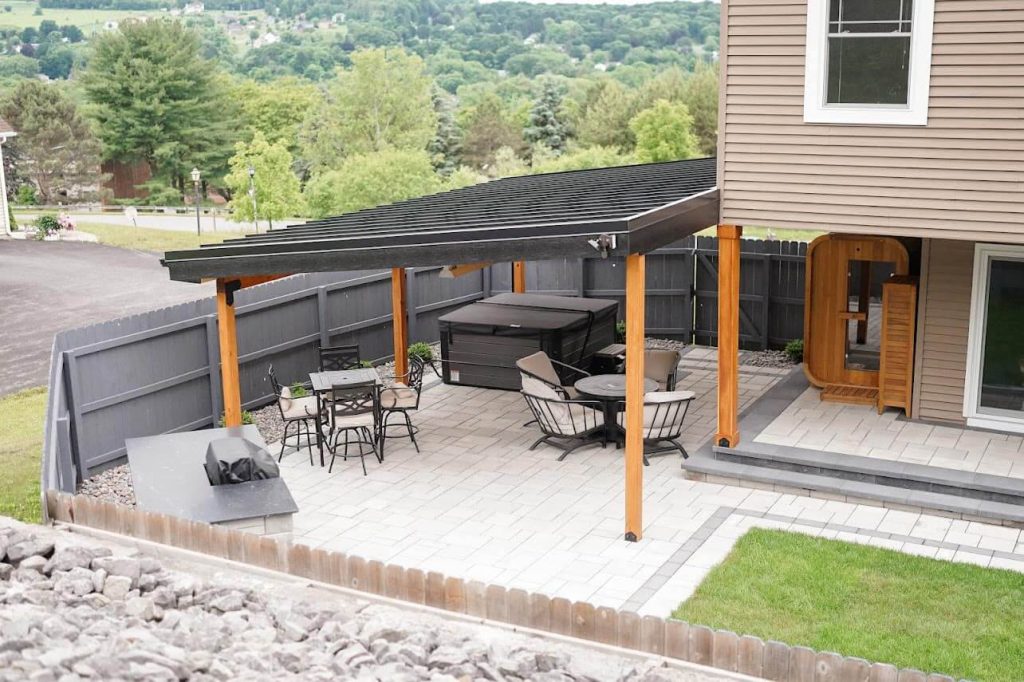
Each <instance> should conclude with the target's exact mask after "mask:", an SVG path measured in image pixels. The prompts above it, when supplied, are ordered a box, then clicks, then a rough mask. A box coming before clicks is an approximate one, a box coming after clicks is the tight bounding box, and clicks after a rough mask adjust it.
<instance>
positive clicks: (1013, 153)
mask: <svg viewBox="0 0 1024 682" xmlns="http://www.w3.org/2000/svg"><path fill="white" fill-rule="evenodd" d="M807 1H808V0H771V1H770V2H766V1H765V0H723V2H722V6H723V7H722V24H723V25H722V36H723V38H722V72H723V73H722V88H721V93H722V94H721V97H722V100H721V102H720V123H719V131H720V140H719V155H718V156H719V169H718V171H719V174H718V177H719V185H720V187H721V191H722V195H721V196H722V222H723V223H727V224H740V225H743V224H746V225H769V226H774V227H793V228H809V229H819V230H827V231H835V232H855V233H868V234H884V235H893V236H900V235H908V236H932V237H943V238H950V239H965V238H967V239H969V238H975V239H979V240H985V241H1000V242H1024V3H1022V2H1021V1H1020V0H936V6H935V31H934V45H933V59H932V72H931V91H930V105H929V123H928V125H927V126H924V127H915V126H852V125H828V124H805V123H804V122H803V92H804V51H805V40H806V20H807Z"/></svg>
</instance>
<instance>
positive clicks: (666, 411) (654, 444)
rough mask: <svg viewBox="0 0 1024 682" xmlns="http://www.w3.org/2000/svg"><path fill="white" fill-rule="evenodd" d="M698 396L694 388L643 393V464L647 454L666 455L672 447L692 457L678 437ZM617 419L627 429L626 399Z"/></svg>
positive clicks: (681, 433) (645, 461) (685, 456)
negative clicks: (691, 389)
mask: <svg viewBox="0 0 1024 682" xmlns="http://www.w3.org/2000/svg"><path fill="white" fill-rule="evenodd" d="M695 397H697V394H696V393H694V392H693V391H655V392H652V393H647V394H645V395H644V426H643V430H644V464H647V457H648V456H657V455H664V454H667V453H669V452H672V451H673V450H678V451H679V453H680V454H681V455H682V456H683V459H688V458H689V457H690V454H689V453H688V452H686V448H684V447H683V446H682V444H681V443H680V442H679V440H678V439H679V438H680V436H682V435H683V423H684V422H685V420H686V412H687V411H688V410H689V408H690V403H691V402H693V399H694V398H695ZM618 422H619V426H620V427H622V428H623V429H625V428H626V403H625V401H622V402H620V403H619V415H618ZM665 443H669V444H670V445H667V446H666V445H664V444H665ZM659 445H661V447H658V446H659ZM649 447H650V448H651V449H649Z"/></svg>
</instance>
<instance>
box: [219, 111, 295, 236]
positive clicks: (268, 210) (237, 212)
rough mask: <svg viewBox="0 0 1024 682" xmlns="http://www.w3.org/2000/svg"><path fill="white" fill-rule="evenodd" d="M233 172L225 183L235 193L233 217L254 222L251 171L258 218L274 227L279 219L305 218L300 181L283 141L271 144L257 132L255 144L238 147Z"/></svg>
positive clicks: (233, 161) (231, 205) (237, 145)
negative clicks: (250, 191) (253, 171)
mask: <svg viewBox="0 0 1024 682" xmlns="http://www.w3.org/2000/svg"><path fill="white" fill-rule="evenodd" d="M230 166H231V172H230V173H228V174H227V175H226V176H225V177H224V184H225V185H226V186H227V188H228V189H229V190H230V191H231V203H230V204H229V205H228V206H229V208H230V209H231V217H232V219H234V220H237V221H240V222H248V221H250V220H252V219H253V207H252V203H253V202H252V195H250V194H249V168H250V167H251V168H253V169H254V170H255V171H256V172H255V173H254V174H253V177H252V180H253V186H254V187H255V189H256V218H257V219H259V218H262V219H264V220H266V221H268V223H269V224H270V227H271V228H272V227H273V226H274V221H275V220H282V219H284V218H288V217H291V216H295V215H301V213H302V211H303V208H304V202H303V200H302V191H301V189H300V188H299V179H298V178H297V177H295V173H293V172H292V155H291V153H290V152H289V151H288V146H287V144H285V142H284V141H283V140H278V141H277V142H273V143H271V142H268V141H267V138H266V137H264V136H263V133H262V132H260V131H258V130H257V131H256V133H255V134H254V135H253V139H252V142H249V143H248V144H247V143H245V142H239V143H237V144H236V145H235V155H234V156H232V157H231V161H230Z"/></svg>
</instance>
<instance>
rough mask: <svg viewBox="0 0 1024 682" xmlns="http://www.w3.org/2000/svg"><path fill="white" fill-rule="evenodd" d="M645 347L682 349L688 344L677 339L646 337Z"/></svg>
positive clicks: (651, 348) (652, 348)
mask: <svg viewBox="0 0 1024 682" xmlns="http://www.w3.org/2000/svg"><path fill="white" fill-rule="evenodd" d="M644 341H645V343H644V347H645V348H647V349H649V350H677V351H680V352H681V351H682V350H683V349H684V348H686V346H687V344H686V343H685V342H683V341H677V340H675V339H650V338H648V339H644Z"/></svg>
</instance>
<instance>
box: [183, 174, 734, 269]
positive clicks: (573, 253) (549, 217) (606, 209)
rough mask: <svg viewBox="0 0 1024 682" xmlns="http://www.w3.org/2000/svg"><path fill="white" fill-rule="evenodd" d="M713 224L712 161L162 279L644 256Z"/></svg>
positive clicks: (491, 188) (436, 204)
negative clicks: (607, 244) (598, 243)
mask: <svg viewBox="0 0 1024 682" xmlns="http://www.w3.org/2000/svg"><path fill="white" fill-rule="evenodd" d="M717 221H718V190H717V187H716V180H715V159H714V158H705V159H691V160H688V161H672V162H666V163H652V164H638V165H632V166H618V167H614V168H598V169H592V170H581V171H567V172H561V173H544V174H539V175H528V176H522V177H514V178H504V179H501V180H493V181H491V182H486V183H482V184H479V185H473V186H471V187H466V188H463V189H458V190H453V191H449V192H442V193H439V194H433V195H430V196H426V197H421V198H418V199H410V200H408V201H402V202H398V203H395V204H390V205H387V206H379V207H376V208H370V209H365V210H362V211H357V212H354V213H349V214H345V215H342V216H337V217H333V218H325V219H322V220H315V221H312V222H309V223H306V224H304V225H293V226H290V227H288V228H286V229H283V230H275V231H273V232H270V233H267V234H259V235H249V236H247V237H244V238H239V239H231V240H228V241H225V242H224V243H223V244H211V245H208V246H203V247H201V248H199V249H194V250H189V251H171V252H168V253H166V254H165V256H164V259H163V263H164V265H166V266H167V268H168V269H169V270H170V276H171V279H175V280H182V281H192V282H197V281H200V280H203V279H207V278H214V277H217V278H225V277H239V276H249V275H268V274H277V273H293V272H313V271H334V270H362V269H369V268H383V267H391V268H394V267H416V266H429V265H455V264H460V263H478V262H502V261H524V260H540V259H545V258H564V257H574V258H580V257H583V258H587V257H600V256H601V255H603V254H602V253H601V252H600V251H599V250H598V249H597V248H596V247H595V246H594V245H593V244H592V243H591V242H593V241H595V240H596V239H597V238H598V237H601V236H602V235H608V236H610V237H614V247H613V248H610V249H608V250H607V252H606V253H607V254H608V255H616V256H625V255H627V254H630V253H646V252H649V251H652V250H654V249H656V248H658V247H660V246H664V245H666V244H669V243H671V242H674V241H676V240H678V239H682V238H684V237H686V236H688V235H690V234H693V233H694V232H697V231H699V230H702V229H704V228H706V227H709V226H711V225H714V224H715V223H716V222H717Z"/></svg>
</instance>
